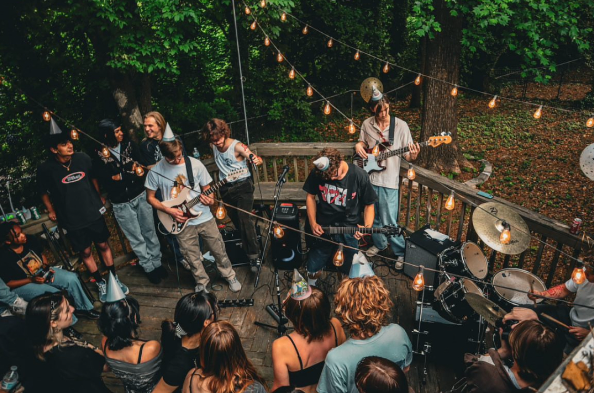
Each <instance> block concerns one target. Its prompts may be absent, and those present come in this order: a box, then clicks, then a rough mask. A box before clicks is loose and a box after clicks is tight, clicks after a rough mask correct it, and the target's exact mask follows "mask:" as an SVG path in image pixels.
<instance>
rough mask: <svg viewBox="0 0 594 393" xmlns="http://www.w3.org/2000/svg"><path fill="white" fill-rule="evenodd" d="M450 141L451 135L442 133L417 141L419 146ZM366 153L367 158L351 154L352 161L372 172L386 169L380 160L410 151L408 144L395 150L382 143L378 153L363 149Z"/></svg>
mask: <svg viewBox="0 0 594 393" xmlns="http://www.w3.org/2000/svg"><path fill="white" fill-rule="evenodd" d="M451 142H452V137H451V136H450V134H449V133H448V134H444V135H441V136H432V137H431V138H429V140H428V141H425V142H421V143H419V146H421V147H425V146H432V147H437V146H439V145H441V144H446V145H448V144H450V143H451ZM365 151H366V153H367V158H363V157H361V156H360V155H359V154H356V153H355V155H354V156H353V162H354V163H355V164H357V165H358V166H359V167H360V168H363V169H365V172H367V173H372V172H381V171H383V170H384V169H386V166H385V165H382V164H381V162H382V161H384V160H386V159H388V158H390V157H394V156H400V155H403V154H406V153H408V152H409V151H410V149H409V148H408V146H405V147H402V148H400V149H396V150H386V148H385V147H384V146H383V145H379V154H377V156H376V155H374V154H373V153H372V152H373V149H365Z"/></svg>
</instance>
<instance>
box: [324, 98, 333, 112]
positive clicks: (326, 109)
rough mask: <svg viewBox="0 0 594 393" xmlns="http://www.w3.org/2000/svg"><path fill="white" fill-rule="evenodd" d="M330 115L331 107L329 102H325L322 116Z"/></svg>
mask: <svg viewBox="0 0 594 393" xmlns="http://www.w3.org/2000/svg"><path fill="white" fill-rule="evenodd" d="M330 113H332V107H331V106H330V102H329V101H326V105H324V114H325V115H329V114H330Z"/></svg>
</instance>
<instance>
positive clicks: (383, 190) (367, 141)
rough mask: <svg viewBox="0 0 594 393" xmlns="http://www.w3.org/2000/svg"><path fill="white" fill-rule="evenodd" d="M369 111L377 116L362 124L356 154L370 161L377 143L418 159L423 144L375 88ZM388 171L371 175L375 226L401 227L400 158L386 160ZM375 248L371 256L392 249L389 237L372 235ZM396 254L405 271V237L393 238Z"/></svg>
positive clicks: (411, 158)
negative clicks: (368, 158) (406, 148)
mask: <svg viewBox="0 0 594 393" xmlns="http://www.w3.org/2000/svg"><path fill="white" fill-rule="evenodd" d="M368 108H369V110H370V111H371V113H373V116H372V117H370V118H368V119H366V120H365V121H364V122H363V124H362V125H361V134H360V135H359V142H358V143H357V144H356V145H355V151H356V152H357V153H358V154H359V155H360V156H361V157H363V158H367V154H368V153H367V149H373V148H374V147H375V146H376V145H377V144H380V146H383V147H385V148H386V149H389V150H396V149H400V148H402V147H405V146H407V145H408V146H409V149H410V151H409V152H408V153H406V154H404V155H403V157H404V159H405V160H407V161H411V160H415V159H416V158H417V155H418V154H419V150H420V147H419V144H418V143H413V140H412V136H411V134H410V130H409V128H408V124H406V122H405V121H403V120H401V119H399V118H397V117H394V116H390V103H389V102H388V99H387V97H386V96H385V95H383V94H382V93H381V92H380V91H379V90H378V89H376V88H375V87H373V93H372V95H371V98H370V100H369V102H368ZM384 164H385V166H386V169H385V170H383V171H380V172H374V173H372V174H371V175H370V179H371V184H372V185H373V189H374V190H375V192H376V194H377V196H378V199H377V202H376V203H375V211H376V213H375V220H374V222H373V226H374V227H382V226H384V225H396V224H398V211H399V208H400V206H399V203H398V184H399V175H400V157H398V156H394V157H390V158H388V159H387V160H386V161H384ZM372 238H373V244H374V245H373V246H372V247H370V248H369V250H367V255H368V256H369V257H372V256H375V255H377V253H378V252H380V251H383V250H385V249H386V248H388V238H387V237H386V235H384V234H381V233H375V234H373V235H372ZM390 243H391V246H392V252H393V253H394V255H396V256H397V257H398V258H399V260H400V261H399V263H397V264H396V268H397V269H402V267H403V264H402V261H401V260H402V258H403V256H404V238H403V237H402V236H392V237H390Z"/></svg>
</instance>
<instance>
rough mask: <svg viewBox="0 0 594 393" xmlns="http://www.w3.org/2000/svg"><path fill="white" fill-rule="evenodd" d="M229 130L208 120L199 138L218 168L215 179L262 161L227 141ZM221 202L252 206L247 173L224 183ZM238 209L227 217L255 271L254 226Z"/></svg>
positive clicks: (244, 207)
mask: <svg viewBox="0 0 594 393" xmlns="http://www.w3.org/2000/svg"><path fill="white" fill-rule="evenodd" d="M230 136H231V130H230V129H229V126H228V125H227V123H225V121H224V120H221V119H211V120H209V121H208V122H207V123H206V124H205V125H204V127H202V137H203V138H204V140H205V141H207V142H209V143H210V147H211V148H212V151H213V155H214V161H215V162H216V164H217V166H218V167H219V174H220V176H219V178H220V179H224V178H225V177H227V175H228V174H229V173H230V172H232V171H234V170H237V169H242V168H247V167H248V162H251V163H253V164H255V165H261V164H262V159H261V158H260V157H257V156H256V155H255V154H253V153H252V152H251V151H250V149H249V147H247V146H246V145H244V144H243V143H241V142H240V141H238V140H237V139H233V138H230ZM220 192H221V199H223V201H224V202H225V203H228V204H229V205H231V206H235V207H237V208H238V209H241V210H245V211H248V212H251V211H252V207H253V206H254V181H253V180H252V178H251V176H250V174H249V172H247V173H246V174H245V175H244V176H242V177H240V178H239V179H237V180H236V181H234V182H230V183H227V184H225V185H224V186H222V187H221V188H220ZM241 210H236V209H230V211H229V218H231V221H233V225H234V226H235V229H238V230H239V231H240V233H241V244H242V247H243V251H245V254H246V255H247V257H248V259H249V261H250V267H251V270H252V272H254V273H256V272H257V271H258V265H260V264H261V262H260V260H259V259H258V258H259V256H260V247H259V245H258V236H257V234H256V226H255V225H254V223H253V222H252V219H251V217H250V215H249V214H248V213H244V212H243V211H241Z"/></svg>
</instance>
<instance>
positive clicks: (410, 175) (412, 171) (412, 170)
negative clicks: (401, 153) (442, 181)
mask: <svg viewBox="0 0 594 393" xmlns="http://www.w3.org/2000/svg"><path fill="white" fill-rule="evenodd" d="M406 177H408V180H415V177H417V173H416V172H415V168H413V166H412V164H409V165H408V172H406Z"/></svg>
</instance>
